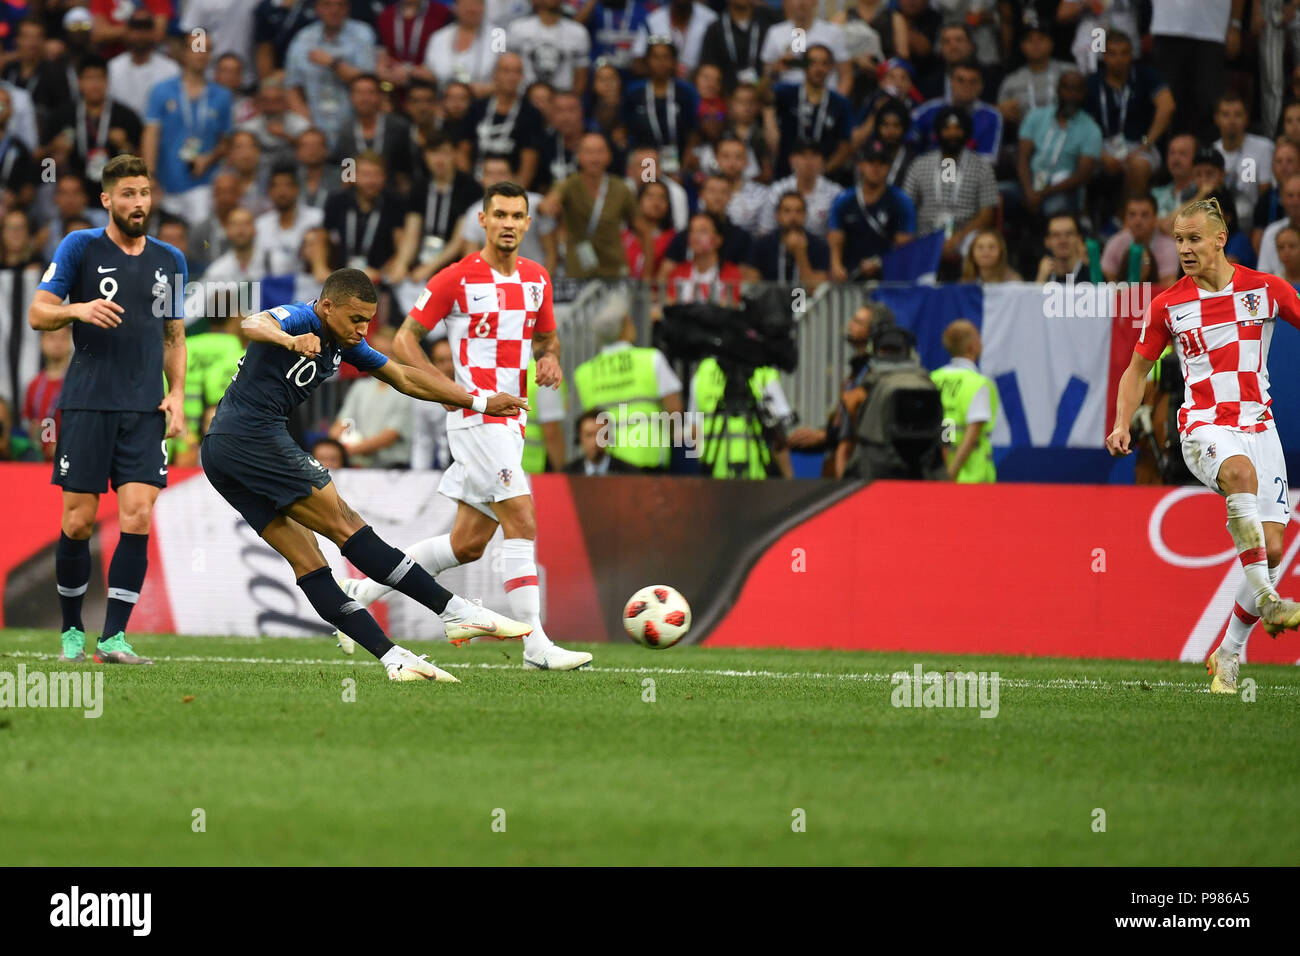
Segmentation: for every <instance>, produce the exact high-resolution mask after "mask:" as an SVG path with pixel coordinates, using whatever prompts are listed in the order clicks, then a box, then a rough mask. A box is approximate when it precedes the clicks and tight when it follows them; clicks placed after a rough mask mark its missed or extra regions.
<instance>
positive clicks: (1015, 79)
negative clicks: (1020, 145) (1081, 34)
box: [997, 16, 1074, 123]
mask: <svg viewBox="0 0 1300 956" xmlns="http://www.w3.org/2000/svg"><path fill="white" fill-rule="evenodd" d="M1020 52H1021V54H1022V55H1023V56H1024V58H1025V65H1024V66H1022V67H1020V69H1018V70H1013V71H1012V72H1010V73H1008V74H1007V75H1006V77H1004V78H1003V80H1002V85H1001V86H1000V87H998V103H997V106H998V111H999V112H1000V113H1001V114H1002V118H1003V119H1004V120H1006V121H1007V122H1008V123H1019V122H1021V121H1022V120H1023V119H1024V118H1025V117H1026V116H1028V115H1029V114H1030V113H1032V112H1033V111H1034V110H1036V109H1038V107H1040V106H1055V105H1056V87H1057V84H1058V83H1060V81H1061V76H1062V74H1064V73H1069V72H1070V71H1072V70H1074V64H1073V63H1070V62H1069V61H1068V60H1057V59H1054V58H1053V57H1052V52H1053V44H1052V31H1051V30H1049V29H1048V28H1047V24H1046V23H1045V22H1044V21H1042V20H1039V19H1038V18H1037V17H1036V16H1035V17H1028V18H1027V19H1026V21H1025V28H1024V30H1023V32H1022V33H1021V35H1020Z"/></svg>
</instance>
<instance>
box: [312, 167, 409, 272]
mask: <svg viewBox="0 0 1300 956" xmlns="http://www.w3.org/2000/svg"><path fill="white" fill-rule="evenodd" d="M356 171H357V181H356V184H355V186H354V187H353V188H352V189H350V190H348V191H347V192H342V193H336V194H335V195H333V196H331V197H330V198H329V199H327V200H326V201H325V229H326V231H327V232H328V233H329V237H330V244H331V250H332V251H331V256H332V258H333V261H334V262H335V263H337V264H338V267H340V268H341V267H350V268H353V269H361V270H362V271H364V272H365V273H366V275H368V276H370V281H371V282H375V283H380V282H385V281H387V282H400V281H401V280H402V278H403V276H404V273H401V272H400V271H399V269H398V265H399V263H398V257H397V250H398V247H399V245H400V244H401V241H402V230H403V229H404V228H405V226H406V209H405V208H404V205H403V203H402V202H401V200H399V199H398V198H397V197H396V196H394V195H393V194H392V193H390V192H389V191H388V189H387V174H386V171H385V169H384V160H383V158H382V157H381V156H380V155H379V154H378V153H362V154H361V155H360V156H358V157H357V170H356Z"/></svg>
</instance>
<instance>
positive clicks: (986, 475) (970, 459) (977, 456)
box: [930, 319, 998, 483]
mask: <svg viewBox="0 0 1300 956" xmlns="http://www.w3.org/2000/svg"><path fill="white" fill-rule="evenodd" d="M943 347H944V348H945V349H947V350H948V354H949V355H951V356H952V361H950V362H949V363H948V364H947V365H945V366H944V367H943V368H939V369H935V370H934V371H933V372H932V373H931V374H930V377H931V378H932V379H934V384H935V385H937V386H938V387H939V394H940V396H941V398H942V399H943V430H944V455H943V457H944V462H945V463H946V464H947V467H948V477H949V478H951V479H953V480H954V481H957V482H967V483H970V482H992V481H997V470H996V469H995V468H994V467H993V443H992V441H990V436H991V435H992V432H993V423H994V421H995V420H996V419H997V414H998V387H997V385H995V384H994V382H993V380H992V379H991V378H988V377H987V376H985V375H981V374H980V371H979V369H978V368H977V367H976V364H975V363H976V362H978V361H979V357H980V351H981V349H982V348H983V345H982V343H981V342H980V333H979V329H977V328H975V323H974V322H971V321H970V320H969V319H957V320H956V321H954V322H952V323H951V324H950V325H949V326H948V327H947V328H946V329H944V330H943Z"/></svg>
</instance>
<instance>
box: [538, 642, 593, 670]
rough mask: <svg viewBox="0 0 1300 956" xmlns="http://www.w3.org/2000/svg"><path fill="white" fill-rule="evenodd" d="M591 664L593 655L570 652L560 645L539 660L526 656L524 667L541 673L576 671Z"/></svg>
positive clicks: (551, 647) (556, 645)
mask: <svg viewBox="0 0 1300 956" xmlns="http://www.w3.org/2000/svg"><path fill="white" fill-rule="evenodd" d="M590 663H591V655H590V654H588V653H587V652H586V651H569V650H565V649H564V648H563V647H560V646H559V645H558V644H552V645H551V646H550V647H548V648H547V649H546V650H544V651H543V652H542V654H541V656H540V657H537V658H531V657H529V656H528V655H527V654H524V666H525V667H533V668H536V669H537V670H539V671H576V670H578V669H579V668H581V667H586V666H587V665H588V664H590Z"/></svg>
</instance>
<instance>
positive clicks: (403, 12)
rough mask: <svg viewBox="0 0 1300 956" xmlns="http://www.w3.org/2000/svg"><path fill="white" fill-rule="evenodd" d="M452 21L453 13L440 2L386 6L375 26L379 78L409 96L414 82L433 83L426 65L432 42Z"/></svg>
mask: <svg viewBox="0 0 1300 956" xmlns="http://www.w3.org/2000/svg"><path fill="white" fill-rule="evenodd" d="M450 21H451V11H450V10H449V9H448V8H447V5H446V4H444V3H440V2H439V0H397V2H396V3H390V4H389V5H388V6H386V7H384V11H383V12H382V13H381V14H379V19H378V20H377V21H376V23H375V32H376V33H377V34H378V35H379V42H380V44H381V46H380V50H379V61H378V65H377V68H376V70H375V72H376V73H378V74H379V78H380V79H381V80H383V81H384V82H386V83H391V84H392V85H393V86H394V87H395V88H396V89H398V90H401V91H406V92H408V93H409V88H410V84H411V81H412V80H422V81H428V80H432V79H433V73H432V72H431V71H430V70H429V69H428V67H426V66H425V65H424V61H425V57H426V55H427V53H428V49H429V43H430V41H432V39H433V35H434V34H435V33H437V32H438V31H439V30H441V29H442V28H443V27H445V26H446V25H447V24H448V23H449V22H450Z"/></svg>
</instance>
